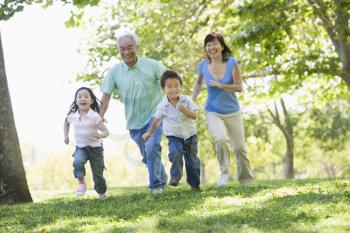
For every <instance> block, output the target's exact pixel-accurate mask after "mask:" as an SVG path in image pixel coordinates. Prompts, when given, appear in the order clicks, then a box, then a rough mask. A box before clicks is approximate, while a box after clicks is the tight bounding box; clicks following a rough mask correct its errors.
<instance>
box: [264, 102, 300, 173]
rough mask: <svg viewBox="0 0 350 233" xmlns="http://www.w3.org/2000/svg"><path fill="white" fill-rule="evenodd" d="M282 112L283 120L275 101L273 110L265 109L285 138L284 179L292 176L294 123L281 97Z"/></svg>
mask: <svg viewBox="0 0 350 233" xmlns="http://www.w3.org/2000/svg"><path fill="white" fill-rule="evenodd" d="M280 102H281V107H282V112H283V114H284V122H283V121H282V118H281V117H280V113H279V111H278V109H277V105H276V102H275V112H273V111H272V110H271V109H269V108H268V109H267V111H268V112H269V113H270V115H271V117H272V122H273V123H274V124H275V125H276V126H277V127H278V128H279V129H280V130H281V132H282V134H283V136H284V138H285V140H286V147H287V151H286V155H285V158H284V177H285V178H286V179H293V178H294V129H293V127H294V124H295V123H293V121H292V119H291V117H290V116H289V113H288V111H287V108H286V105H285V103H284V100H283V98H281V100H280Z"/></svg>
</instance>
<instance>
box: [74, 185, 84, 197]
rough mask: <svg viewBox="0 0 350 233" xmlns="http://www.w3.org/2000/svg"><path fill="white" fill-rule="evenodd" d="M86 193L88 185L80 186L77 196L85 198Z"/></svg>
mask: <svg viewBox="0 0 350 233" xmlns="http://www.w3.org/2000/svg"><path fill="white" fill-rule="evenodd" d="M85 192H86V184H85V183H84V184H79V186H78V188H77V191H76V193H77V196H83V195H84V194H85Z"/></svg>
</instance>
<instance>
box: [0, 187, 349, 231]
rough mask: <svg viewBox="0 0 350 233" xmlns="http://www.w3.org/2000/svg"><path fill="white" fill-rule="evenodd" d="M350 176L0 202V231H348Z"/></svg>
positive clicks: (111, 191) (115, 190)
mask: <svg viewBox="0 0 350 233" xmlns="http://www.w3.org/2000/svg"><path fill="white" fill-rule="evenodd" d="M349 186H350V182H349V180H295V181H285V180H280V181H258V182H256V183H255V184H254V185H252V186H250V187H241V186H239V185H238V184H236V183H232V184H231V185H230V186H229V187H226V188H217V187H215V186H213V185H208V186H203V187H202V191H201V192H196V191H192V190H190V189H189V188H188V186H187V185H182V186H180V187H176V188H173V187H168V186H167V189H166V192H165V193H164V194H162V195H152V194H150V193H148V191H147V189H146V188H145V187H136V188H114V189H109V196H110V198H109V199H108V200H107V201H105V202H101V201H99V200H97V199H96V197H95V195H92V194H91V195H87V196H85V197H83V198H77V197H75V196H74V195H68V194H67V195H60V196H59V197H56V198H51V199H42V200H39V201H36V202H34V203H30V204H19V205H2V206H0V232H152V233H153V232H205V233H214V232H293V233H299V232H300V233H301V232H309V233H311V232H330V233H334V232H350V187H349Z"/></svg>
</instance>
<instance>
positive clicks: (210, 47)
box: [205, 38, 224, 59]
mask: <svg viewBox="0 0 350 233" xmlns="http://www.w3.org/2000/svg"><path fill="white" fill-rule="evenodd" d="M223 50H224V47H223V46H222V44H221V43H220V41H219V40H218V39H217V38H215V39H214V40H212V41H208V42H207V43H206V44H205V53H206V54H207V56H208V57H209V58H210V59H217V58H222V51H223Z"/></svg>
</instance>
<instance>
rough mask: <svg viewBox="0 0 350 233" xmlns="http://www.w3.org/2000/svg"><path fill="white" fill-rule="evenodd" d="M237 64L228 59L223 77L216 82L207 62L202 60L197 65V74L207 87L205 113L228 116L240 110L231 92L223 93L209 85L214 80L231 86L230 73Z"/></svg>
mask: <svg viewBox="0 0 350 233" xmlns="http://www.w3.org/2000/svg"><path fill="white" fill-rule="evenodd" d="M236 64H237V61H236V59H234V58H233V57H229V59H228V61H227V62H226V68H225V74H224V77H223V78H222V79H220V80H216V79H215V78H214V77H213V75H212V74H211V73H210V71H209V68H208V60H207V59H205V60H202V61H201V62H200V63H199V65H198V72H199V74H200V75H201V76H202V77H203V79H204V81H205V84H206V85H207V87H208V97H207V102H206V104H205V110H206V111H207V112H216V113H219V114H230V113H235V112H237V111H239V110H240V106H239V102H238V99H237V97H236V95H235V93H233V92H228V91H224V90H222V89H219V88H217V87H213V86H211V85H210V80H216V81H218V82H220V83H223V84H233V83H234V81H233V78H232V72H233V69H234V68H235V65H236Z"/></svg>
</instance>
